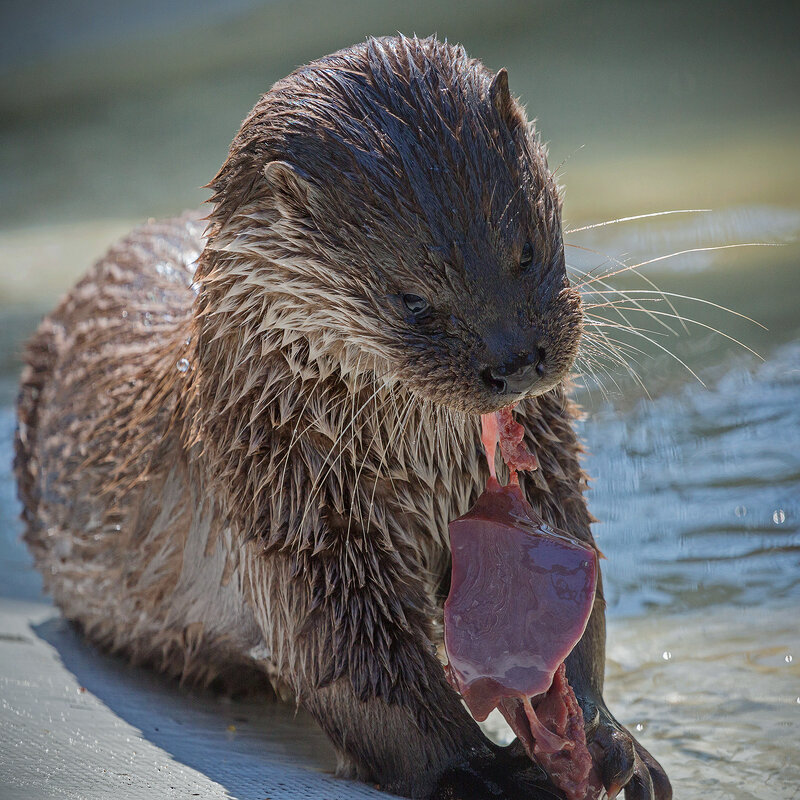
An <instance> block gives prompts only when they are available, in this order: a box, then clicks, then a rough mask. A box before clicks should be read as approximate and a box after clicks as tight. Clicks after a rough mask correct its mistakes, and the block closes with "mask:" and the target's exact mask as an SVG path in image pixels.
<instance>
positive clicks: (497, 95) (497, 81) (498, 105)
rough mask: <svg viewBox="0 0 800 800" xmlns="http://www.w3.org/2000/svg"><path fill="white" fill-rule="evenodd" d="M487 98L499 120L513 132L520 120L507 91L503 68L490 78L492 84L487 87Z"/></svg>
mask: <svg viewBox="0 0 800 800" xmlns="http://www.w3.org/2000/svg"><path fill="white" fill-rule="evenodd" d="M489 97H490V99H491V101H492V105H493V106H494V107H495V110H496V111H497V113H498V114H499V115H500V119H502V120H503V122H505V123H506V125H508V127H509V129H510V130H512V131H513V130H514V128H516V127H517V126H518V125H519V124H520V122H521V119H520V114H519V110H518V109H517V108H516V107H515V105H514V100H513V98H512V97H511V92H510V91H509V89H508V70H506V68H505V67H502V68H501V69H499V70H498V71H497V74H496V75H495V76H494V78H492V83H491V85H490V86H489Z"/></svg>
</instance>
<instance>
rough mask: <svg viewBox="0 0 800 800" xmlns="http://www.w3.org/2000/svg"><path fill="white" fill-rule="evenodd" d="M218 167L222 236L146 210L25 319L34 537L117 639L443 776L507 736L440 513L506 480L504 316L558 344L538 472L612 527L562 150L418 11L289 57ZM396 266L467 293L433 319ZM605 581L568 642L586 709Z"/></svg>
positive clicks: (598, 682)
mask: <svg viewBox="0 0 800 800" xmlns="http://www.w3.org/2000/svg"><path fill="white" fill-rule="evenodd" d="M211 186H212V188H213V191H214V194H213V197H212V203H213V211H212V213H211V216H210V223H209V225H208V228H207V230H206V232H205V234H204V233H203V230H202V226H201V223H200V222H199V221H198V218H197V217H196V216H192V215H187V216H184V217H182V218H180V219H176V220H172V221H168V222H162V223H151V224H148V225H145V226H144V227H142V228H140V229H138V230H137V231H135V232H134V233H132V234H131V235H130V236H129V237H127V238H126V239H124V240H123V241H122V242H120V243H119V244H118V245H117V246H115V247H114V248H112V250H111V251H110V252H109V253H108V254H107V255H106V256H105V257H104V258H103V259H102V260H101V261H100V262H99V263H98V264H96V265H95V266H94V267H93V268H92V270H91V271H90V272H89V273H88V274H87V276H86V277H85V278H84V279H83V280H82V281H81V282H80V283H79V284H78V285H77V286H76V287H75V289H73V290H72V292H70V294H69V295H68V296H67V297H66V298H65V299H64V300H63V301H62V303H61V304H60V305H59V306H58V308H57V309H56V310H55V311H54V312H53V313H52V314H51V315H50V316H49V317H48V318H47V319H46V320H45V321H44V322H43V323H42V325H41V327H40V328H39V331H38V332H37V334H36V335H35V337H34V338H33V340H32V341H31V343H30V344H29V346H28V350H27V354H26V359H27V364H28V365H27V367H26V369H25V372H24V375H23V381H22V390H21V394H20V400H19V431H18V437H17V465H16V468H17V475H18V479H19V487H20V496H21V498H22V500H23V503H24V518H25V521H26V523H27V533H26V540H27V542H28V543H29V545H30V547H31V549H32V551H33V552H34V554H35V556H36V561H37V565H38V566H39V568H40V569H41V570H42V572H43V573H44V575H45V579H46V585H47V587H48V589H49V591H50V592H52V594H53V596H54V598H55V600H56V602H57V603H58V605H59V606H60V607H61V608H62V609H63V611H64V613H65V615H66V616H67V617H68V618H69V619H71V620H74V621H76V622H77V623H79V624H80V625H81V627H82V628H83V630H84V631H85V632H86V635H87V636H88V637H89V638H90V639H92V640H93V641H95V642H97V643H99V644H101V645H102V646H104V647H108V648H111V649H113V650H116V651H120V652H123V653H125V654H126V655H128V656H129V657H130V658H131V659H133V660H135V661H137V662H143V663H149V664H151V665H154V666H155V667H156V668H158V669H161V670H164V671H167V672H169V673H171V674H173V675H176V676H179V677H181V678H182V679H183V680H188V681H193V682H197V681H199V682H202V683H206V684H208V683H211V682H212V681H215V680H216V679H218V678H219V679H221V680H223V681H224V682H226V683H227V684H228V685H233V686H236V687H239V688H247V687H250V686H253V685H256V684H258V683H259V682H262V681H263V679H264V677H267V678H269V680H270V681H271V682H272V684H273V685H275V686H276V687H277V688H278V689H279V690H280V692H281V693H283V694H286V693H288V692H291V693H293V694H294V695H295V696H296V697H297V699H298V700H299V702H301V703H303V704H304V705H305V706H306V707H307V708H308V709H309V710H310V711H311V712H312V713H313V714H314V715H315V716H316V718H317V719H318V720H319V722H320V724H321V725H322V726H323V727H324V729H325V730H326V731H327V733H328V734H329V735H330V737H331V739H332V740H333V742H334V744H335V745H336V747H337V749H338V750H339V751H340V753H341V755H342V771H343V772H348V773H349V774H354V775H358V776H361V777H363V778H369V779H371V780H376V781H379V782H380V783H382V784H383V785H385V786H387V787H389V788H391V789H394V790H395V791H397V792H400V793H405V794H408V795H411V796H428V795H429V794H430V793H431V792H432V790H433V787H434V786H435V785H436V783H437V781H439V780H440V779H441V776H442V774H443V772H444V771H445V770H447V769H449V768H452V767H453V765H454V764H458V763H461V762H463V761H465V760H469V759H472V760H473V761H474V760H475V759H476V758H477V759H478V760H480V759H481V758H484V759H485V758H492V757H495V756H494V755H493V750H492V748H491V747H490V746H489V745H488V743H487V742H486V740H485V739H484V738H483V737H482V735H481V734H480V732H479V730H478V728H477V726H476V725H475V723H474V722H473V721H472V720H471V719H470V718H469V717H468V715H467V714H466V712H465V711H464V709H463V707H462V706H461V704H460V702H459V701H458V698H457V696H456V695H455V693H454V692H453V691H452V690H451V689H450V688H449V686H448V685H447V683H446V682H445V680H444V677H443V673H442V670H441V667H440V665H439V663H438V662H437V660H436V657H435V653H434V644H435V642H436V637H437V625H436V618H437V613H438V612H437V608H438V607H439V606H440V603H441V599H442V592H443V591H444V592H446V585H447V580H448V579H447V570H448V563H449V553H448V542H447V537H446V533H447V523H448V520H450V519H452V518H454V517H455V516H457V515H459V514H461V513H463V512H464V511H466V509H467V508H468V507H469V505H470V504H471V502H472V501H473V500H474V499H475V497H476V496H477V493H478V492H479V491H480V489H481V488H482V487H483V486H484V485H485V480H486V476H487V470H486V465H485V463H484V459H483V457H482V454H481V450H480V443H479V437H478V417H477V414H476V413H475V412H482V411H488V410H490V409H492V408H496V407H497V406H498V404H500V403H499V401H498V399H497V397H492V396H491V394H490V393H489V392H488V390H487V389H486V387H485V386H484V385H483V384H481V382H480V381H479V380H478V379H477V375H478V372H477V370H478V369H479V367H480V365H481V364H482V363H483V361H484V360H485V359H486V358H487V357H494V356H497V355H498V354H497V353H496V352H489V351H490V350H491V348H490V347H489V345H488V344H487V341H488V340H489V338H490V337H489V334H488V333H487V331H488V330H489V329H490V328H491V329H492V330H495V329H496V328H497V326H498V325H499V326H500V330H501V332H502V333H503V336H504V337H505V338H504V339H503V341H506V342H508V343H510V344H509V346H510V347H512V348H514V347H517V348H519V347H523V346H527V345H525V342H526V341H527V340H526V339H525V337H526V336H528V335H529V333H528V332H529V331H530V330H534V329H535V331H536V336H537V337H538V338H537V341H540V342H541V341H544V342H546V348H547V353H548V358H549V359H550V360H549V362H548V363H549V368H548V373H547V375H546V377H545V378H544V379H543V383H542V384H541V385H540V387H539V391H540V392H542V393H541V394H540V395H539V396H537V397H531V398H528V399H526V400H524V402H523V403H522V405H521V406H520V415H521V416H522V417H523V418H524V422H525V426H526V430H527V438H528V441H529V443H530V444H531V445H532V446H533V447H534V448H535V450H536V452H537V453H538V456H539V461H540V463H541V469H540V470H539V471H538V472H536V473H534V474H532V475H528V476H526V477H525V489H526V491H527V494H528V497H529V498H530V500H531V502H532V503H533V504H534V505H535V506H536V507H537V508H538V509H539V510H540V511H541V513H542V515H543V516H544V517H545V519H546V520H547V521H548V522H550V523H551V524H553V525H556V526H558V527H561V528H564V529H566V530H569V531H571V532H572V533H573V534H574V535H576V536H579V537H581V538H582V539H584V540H586V541H590V542H591V541H592V538H591V534H590V531H589V525H590V522H591V517H590V515H589V512H588V510H587V508H586V504H585V501H584V498H583V491H584V489H585V485H586V479H585V476H584V473H583V472H582V470H581V467H580V465H579V461H578V458H579V455H580V452H581V450H580V445H579V444H578V442H577V440H576V437H575V434H574V431H573V427H572V423H573V419H574V409H573V407H572V406H571V404H570V403H569V401H568V400H567V398H566V395H565V389H564V386H563V383H562V380H563V377H564V374H565V373H566V370H567V369H568V368H569V365H570V364H571V362H572V358H573V357H574V354H575V350H576V348H577V341H578V337H579V333H580V311H579V303H578V300H577V296H576V295H575V293H574V292H573V290H571V289H570V288H569V286H568V284H567V282H566V278H565V275H564V268H563V245H562V243H561V225H560V205H559V200H558V195H557V191H556V188H555V185H554V183H553V181H552V178H551V176H550V174H549V172H548V171H547V168H546V163H545V158H544V152H543V150H542V148H541V146H540V145H539V144H538V142H537V141H536V140H535V139H534V138H533V137H532V135H531V133H530V129H529V127H528V125H527V123H526V121H525V119H524V115H523V113H522V111H521V110H520V108H519V106H518V105H517V104H516V102H515V101H514V100H513V99H512V98H511V97H510V95H509V94H508V88H507V78H506V77H505V74H504V73H501V74H500V75H499V76H498V78H497V79H495V80H493V79H492V75H491V74H490V73H489V72H488V71H487V70H485V68H483V67H482V66H481V65H480V64H479V63H478V62H475V61H472V60H470V59H468V58H467V56H466V55H465V54H464V52H463V50H461V49H460V48H454V47H451V46H448V45H445V44H441V43H439V42H437V41H436V40H433V39H430V40H423V41H419V40H416V39H413V40H410V39H403V38H402V37H396V38H393V39H386V40H371V41H370V42H368V43H366V44H364V45H359V46H356V47H354V48H350V49H349V50H347V51H343V52H342V53H339V54H336V55H334V56H330V57H328V58H326V59H323V60H321V61H319V62H315V63H314V64H312V65H310V66H309V67H305V68H303V69H301V70H299V71H298V72H296V73H295V74H293V75H292V76H289V78H287V79H285V80H284V81H280V82H279V83H277V84H276V85H275V86H274V87H273V89H272V90H271V91H270V92H269V93H268V94H267V95H265V96H264V97H263V98H262V99H261V101H260V102H259V103H258V104H257V105H256V107H255V109H254V110H253V112H252V113H251V114H250V116H249V117H248V118H247V119H246V120H245V122H244V123H243V126H242V129H241V131H240V133H239V134H238V135H237V137H236V139H235V140H234V142H233V144H232V146H231V150H230V154H229V157H228V159H227V161H226V162H225V164H224V166H223V168H222V170H221V171H220V173H219V175H218V176H217V177H216V179H215V180H214V181H213V182H212V184H211ZM526 238H528V239H529V240H530V241H531V242H532V243H533V244H534V248H535V251H536V254H537V263H536V270H535V273H534V278H533V279H531V280H529V279H527V278H518V277H517V276H516V273H514V269H515V267H514V264H515V263H516V261H517V260H518V258H519V250H520V248H521V247H522V244H523V243H524V241H525V239H526ZM195 268H196V271H195ZM500 275H509V276H511V277H509V278H507V279H503V280H499V279H498V277H499V276H500ZM512 279H513V280H512ZM528 280H529V282H528V283H525V282H524V281H528ZM515 281H516V282H515ZM520 281H522V283H520ZM506 284H509V285H510V288H509V287H507V286H506ZM521 286H522V287H523V289H521V288H520V287H521ZM403 291H412V292H415V293H418V294H425V295H426V296H433V297H434V298H435V300H436V304H437V308H438V309H441V308H448V309H449V310H450V311H449V316H447V315H444V314H443V313H442V315H441V316H440V317H434V319H433V320H429V321H428V322H427V323H426V325H427V326H428V327H427V328H426V327H424V326H423V328H422V329H419V328H417V327H414V326H413V325H411V324H409V322H408V320H406V319H404V318H403V315H402V312H401V311H398V305H397V302H396V297H395V295H399V294H402V292H403ZM435 325H438V326H439V327H438V328H437V331H433V326H435ZM482 326H483V327H482ZM492 326H494V327H492ZM442 330H445V331H446V335H442V334H441V331H442ZM501 338H502V337H501ZM487 353H489V355H488V356H487ZM602 603H603V601H602V593H599V594H598V604H597V609H596V611H595V614H594V615H593V617H592V621H591V623H590V626H589V628H588V630H587V633H586V635H585V637H584V639H583V640H582V642H581V644H580V645H579V647H578V648H577V649H576V651H575V652H574V653H573V655H572V657H571V658H570V661H569V663H568V669H569V672H570V680H571V682H572V683H573V685H574V687H575V689H576V691H577V693H578V695H579V697H580V698H581V699H582V702H585V703H588V704H589V706H586V707H590V706H591V704H592V703H596V704H598V705H599V704H601V702H602V699H601V689H602V679H603V650H604V638H605V632H604V622H603V612H602ZM497 757H498V758H499V756H497ZM534 777H535V781H534V782H535V783H536V784H537V785H539V784H540V783H541V781H540V780H539V778H538V777H536V776H534ZM542 791H544V790H542ZM526 796H530V797H533V796H538V795H534V794H529V795H526Z"/></svg>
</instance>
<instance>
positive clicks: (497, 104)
mask: <svg viewBox="0 0 800 800" xmlns="http://www.w3.org/2000/svg"><path fill="white" fill-rule="evenodd" d="M211 186H212V188H213V189H214V192H215V193H214V197H213V198H212V200H213V202H214V203H215V210H214V212H213V214H212V218H211V219H212V227H211V237H210V245H209V246H210V248H212V249H213V250H214V251H215V252H216V254H217V259H216V262H217V263H216V267H215V272H214V274H211V275H209V276H208V277H209V278H212V279H214V280H216V281H217V282H219V275H220V273H224V274H227V275H229V276H233V277H234V278H235V280H231V281H230V282H229V284H227V285H228V288H227V289H226V290H225V292H226V293H227V294H228V295H229V294H230V293H233V294H234V295H235V297H236V298H238V300H237V301H236V302H227V301H226V300H225V299H224V298H219V299H218V300H217V303H222V304H223V305H224V304H225V303H226V302H227V305H228V306H229V307H231V308H233V307H236V308H237V309H239V311H238V312H237V313H239V319H240V322H241V320H243V319H244V316H243V315H242V314H241V310H240V309H241V306H242V304H243V298H245V297H248V298H249V299H248V301H247V306H248V307H249V308H250V309H251V311H252V313H251V314H250V319H251V322H252V324H254V325H258V331H260V333H261V334H262V335H274V334H275V333H276V332H278V333H279V334H280V335H281V336H282V337H283V341H284V342H286V341H289V342H291V341H296V340H297V339H298V338H302V339H303V340H304V341H305V342H306V346H307V347H308V350H309V352H311V354H312V356H313V357H314V358H324V359H332V360H333V361H334V362H336V364H337V366H338V367H339V368H341V369H342V371H343V372H344V373H345V374H347V373H348V372H354V371H360V372H363V371H365V370H372V371H373V372H374V373H375V374H376V375H377V376H378V377H379V378H382V379H384V380H386V381H388V382H393V381H398V382H401V383H402V384H404V385H405V386H406V387H407V388H408V389H409V390H411V391H412V392H413V393H415V394H417V395H418V396H420V397H422V398H426V399H429V400H432V401H434V402H436V403H439V404H445V405H447V406H449V407H451V408H454V409H457V410H461V411H467V412H480V413H486V412H489V411H493V410H496V409H498V408H500V407H502V406H505V405H508V404H509V403H512V402H515V401H518V400H520V399H521V398H523V397H525V396H527V395H536V394H541V393H543V392H545V391H547V390H549V389H551V388H553V387H554V386H555V385H556V384H558V383H559V381H561V380H562V378H563V377H564V376H565V374H566V373H567V371H568V370H569V368H570V366H571V365H572V361H573V359H574V357H575V354H576V352H577V348H578V341H579V338H580V331H581V311H580V299H579V295H578V293H577V292H576V291H575V290H574V289H573V288H571V287H570V285H569V282H568V280H567V276H566V271H565V264H564V249H563V243H562V234H561V212H560V201H559V196H558V192H557V188H556V185H555V183H554V181H553V178H552V176H551V174H550V172H549V171H548V168H547V163H546V157H545V152H544V149H543V147H542V146H541V144H540V143H539V142H538V140H537V139H536V138H535V135H534V133H533V130H532V126H530V125H529V124H528V123H527V121H526V119H525V115H524V113H523V111H522V109H521V108H520V106H519V105H518V103H517V102H516V100H514V99H513V98H512V97H511V95H510V93H509V89H508V80H507V76H506V73H505V71H504V70H501V71H500V72H498V73H497V74H493V73H491V72H490V71H489V70H487V69H486V68H485V67H484V66H483V65H482V64H481V63H480V62H478V61H475V60H473V59H470V58H469V57H468V56H467V55H466V53H465V52H464V50H463V49H462V48H461V47H454V46H451V45H449V44H446V43H442V42H439V41H437V40H436V39H434V38H430V39H424V40H418V39H416V38H415V39H408V38H405V37H391V38H385V39H372V40H370V41H368V42H366V43H364V44H362V45H357V46H355V47H352V48H349V49H347V50H344V51H341V52H339V53H336V54H334V55H332V56H328V57H326V58H323V59H321V60H320V61H317V62H314V63H312V64H310V65H309V66H306V67H303V68H301V69H299V70H298V71H296V72H295V73H293V74H292V75H290V76H289V77H288V78H286V79H284V80H282V81H279V82H278V83H277V84H275V86H273V88H272V89H271V90H270V92H268V93H267V94H266V95H265V96H264V97H263V98H262V99H261V101H260V102H259V103H258V104H257V105H256V107H255V108H254V110H253V111H252V113H251V114H250V116H249V117H248V118H247V119H246V120H245V122H244V124H243V126H242V129H241V131H240V132H239V134H238V136H237V137H236V139H235V140H234V142H233V144H232V146H231V151H230V155H229V158H228V160H227V161H226V163H225V165H224V166H223V168H222V170H221V171H220V173H219V175H218V176H217V177H216V178H215V180H214V181H213V182H212V184H211ZM215 276H216V277H215ZM212 282H213V281H212ZM223 283H224V281H223Z"/></svg>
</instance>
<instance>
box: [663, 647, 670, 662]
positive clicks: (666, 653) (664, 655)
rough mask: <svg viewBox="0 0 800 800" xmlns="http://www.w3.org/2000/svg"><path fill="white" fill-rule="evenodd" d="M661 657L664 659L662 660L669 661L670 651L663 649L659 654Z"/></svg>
mask: <svg viewBox="0 0 800 800" xmlns="http://www.w3.org/2000/svg"><path fill="white" fill-rule="evenodd" d="M661 658H663V659H664V661H669V660H670V659H671V658H672V653H670V651H669V650H665V651H664V652H663V653H662V654H661Z"/></svg>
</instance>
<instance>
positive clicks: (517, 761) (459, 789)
mask: <svg viewBox="0 0 800 800" xmlns="http://www.w3.org/2000/svg"><path fill="white" fill-rule="evenodd" d="M553 798H563V795H562V794H561V793H560V792H559V791H558V790H557V789H555V788H554V787H553V785H552V784H551V783H550V782H549V781H548V778H547V775H546V773H545V771H544V770H543V769H542V768H541V767H540V766H538V765H537V764H534V763H533V762H532V761H531V760H530V759H529V758H528V757H527V756H526V755H525V753H524V751H523V750H522V749H521V748H517V747H515V746H514V745H510V746H509V747H507V748H496V749H495V750H494V751H493V752H492V753H490V754H487V753H481V754H480V755H478V756H474V757H472V758H470V759H469V760H467V761H463V762H460V763H458V764H455V765H453V766H451V767H450V768H448V769H447V770H446V771H445V772H444V773H443V774H442V776H441V778H440V779H439V782H438V784H437V785H436V789H435V790H434V793H433V794H432V795H431V800H553Z"/></svg>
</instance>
